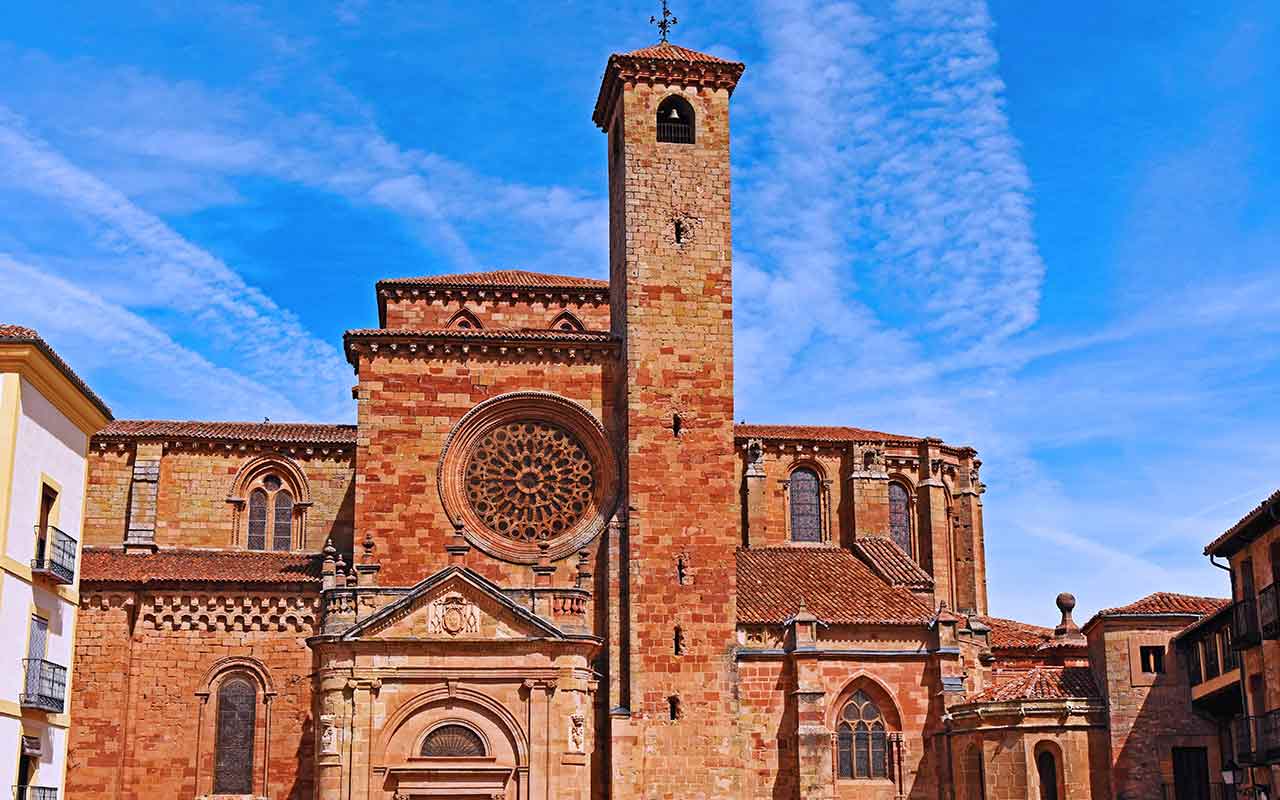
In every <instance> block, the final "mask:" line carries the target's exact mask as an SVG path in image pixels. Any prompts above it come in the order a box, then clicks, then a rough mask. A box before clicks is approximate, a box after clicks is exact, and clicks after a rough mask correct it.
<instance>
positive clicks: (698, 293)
mask: <svg viewBox="0 0 1280 800" xmlns="http://www.w3.org/2000/svg"><path fill="white" fill-rule="evenodd" d="M660 27H661V26H660ZM742 72H743V65H742V64H740V63H735V62H730V61H725V60H722V59H719V58H716V57H714V56H710V55H706V54H704V53H698V52H695V51H693V50H688V49H686V48H683V47H678V46H676V45H673V44H670V43H668V42H666V41H665V31H664V41H662V42H661V43H659V44H657V45H654V46H652V47H646V48H643V49H641V50H637V51H635V52H632V53H627V54H622V55H614V56H612V57H611V58H610V59H609V63H608V66H607V67H606V70H605V75H604V80H603V83H602V85H601V87H600V95H599V98H598V100H597V101H596V107H595V115H594V117H595V122H596V124H597V125H599V126H600V128H601V129H603V130H604V132H605V133H606V134H607V135H608V152H609V265H610V273H609V276H610V277H609V284H610V305H611V312H610V313H611V327H612V330H613V333H614V334H615V335H617V336H618V337H619V338H620V339H621V340H622V342H623V355H622V359H623V363H622V365H621V366H622V370H623V372H622V375H621V376H620V379H619V380H618V381H617V383H616V385H617V387H618V388H617V395H616V396H615V399H614V408H615V409H616V413H617V415H618V417H617V419H616V420H615V426H614V430H615V431H617V433H618V437H619V438H618V448H619V451H620V455H621V459H620V460H621V468H622V475H623V495H622V502H621V504H620V508H621V509H623V510H624V511H625V516H622V515H620V517H619V523H618V524H617V525H616V526H615V531H614V535H615V537H616V541H615V542H614V543H611V553H615V554H616V559H615V561H616V563H615V567H616V568H617V570H618V577H617V580H616V581H614V588H615V589H616V593H615V592H611V595H612V599H613V600H614V601H615V602H613V603H612V607H611V609H610V612H611V615H616V617H615V619H614V624H613V625H612V626H611V629H610V635H609V639H610V641H609V644H608V647H609V651H610V653H609V655H610V659H609V672H610V674H609V707H610V709H611V711H610V717H611V718H610V720H609V725H610V728H611V732H610V749H611V752H610V755H609V761H610V776H611V777H610V780H611V781H612V786H613V792H612V796H614V797H642V796H643V797H652V796H674V797H704V798H736V797H740V796H741V791H740V789H741V786H740V782H741V777H740V770H741V766H742V763H743V761H742V759H743V757H744V753H743V751H742V747H741V743H740V741H739V738H738V735H737V732H736V726H735V719H736V700H735V696H734V691H733V677H732V676H733V670H734V662H733V649H734V636H735V634H734V630H735V617H736V608H735V598H736V589H735V582H736V566H735V550H736V548H737V546H738V545H739V544H740V535H739V528H740V524H739V510H738V505H737V488H738V481H737V480H736V478H735V475H736V469H737V464H736V459H735V457H734V439H733V318H732V306H733V291H732V269H733V257H732V242H731V235H730V203H729V97H730V95H731V94H732V92H733V89H734V87H735V86H736V84H737V82H738V78H739V77H741V75H742ZM646 752H647V755H646Z"/></svg>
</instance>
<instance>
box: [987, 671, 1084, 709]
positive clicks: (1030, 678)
mask: <svg viewBox="0 0 1280 800" xmlns="http://www.w3.org/2000/svg"><path fill="white" fill-rule="evenodd" d="M1100 697H1102V693H1101V692H1099V691H1098V684H1097V683H1096V682H1095V681H1094V679H1093V671H1092V670H1091V669H1089V668H1088V667H1035V668H1034V669H1032V670H1030V671H1028V672H1026V673H1024V674H1022V675H1019V676H1018V677H1016V678H1013V679H1012V680H1009V681H1006V682H1004V683H1001V684H999V685H997V686H993V687H990V688H988V689H987V690H986V691H983V692H980V693H979V694H977V695H975V696H974V697H972V698H970V699H969V700H966V701H965V702H966V703H1007V702H1010V701H1016V700H1067V699H1071V698H1086V699H1097V698H1100Z"/></svg>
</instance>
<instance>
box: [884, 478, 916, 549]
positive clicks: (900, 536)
mask: <svg viewBox="0 0 1280 800" xmlns="http://www.w3.org/2000/svg"><path fill="white" fill-rule="evenodd" d="M889 538H890V539H892V540H893V543H894V544H896V545H897V546H898V547H901V548H902V552H904V553H906V554H907V555H909V556H911V557H912V558H915V552H914V550H913V549H912V546H911V496H910V495H909V494H908V493H907V487H905V486H903V485H902V484H900V483H898V482H897V481H894V482H892V483H890V484H889Z"/></svg>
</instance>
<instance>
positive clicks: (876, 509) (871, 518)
mask: <svg viewBox="0 0 1280 800" xmlns="http://www.w3.org/2000/svg"><path fill="white" fill-rule="evenodd" d="M852 461H853V469H852V470H851V471H850V472H849V478H848V487H849V492H850V494H851V495H852V497H853V538H855V539H861V538H864V537H867V536H888V535H889V473H888V472H887V471H886V470H885V463H884V451H883V450H882V449H881V448H880V447H879V446H876V445H861V444H856V445H854V446H853V452H852Z"/></svg>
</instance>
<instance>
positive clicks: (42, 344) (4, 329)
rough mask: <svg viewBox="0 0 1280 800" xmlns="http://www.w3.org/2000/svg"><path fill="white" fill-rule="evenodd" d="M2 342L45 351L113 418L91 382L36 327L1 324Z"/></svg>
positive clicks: (48, 356)
mask: <svg viewBox="0 0 1280 800" xmlns="http://www.w3.org/2000/svg"><path fill="white" fill-rule="evenodd" d="M2 344H29V345H33V346H34V347H35V348H36V349H37V350H39V351H40V352H41V353H44V355H45V357H46V358H48V359H49V360H50V361H51V362H53V365H54V366H55V367H57V368H58V371H59V372H61V373H62V374H63V375H65V376H66V378H67V380H69V381H71V383H73V384H74V385H75V387H76V388H77V389H79V390H80V392H81V393H82V394H84V396H85V397H86V398H88V400H89V402H91V403H93V404H94V405H95V406H96V407H97V409H98V410H99V411H101V412H102V415H103V416H104V417H106V418H107V419H108V420H109V419H111V409H110V407H108V406H107V404H106V403H105V402H104V401H103V399H102V398H101V397H99V396H98V395H97V393H96V392H94V391H93V390H92V389H90V388H89V384H87V383H85V382H84V379H83V378H81V377H80V376H79V375H77V374H76V372H75V370H73V369H72V368H71V365H70V364H68V363H67V362H66V361H63V360H62V356H60V355H58V354H57V352H56V351H54V349H53V348H52V347H50V346H49V343H48V342H46V341H45V340H44V339H43V338H41V336H40V334H39V333H37V332H36V330H35V329H34V328H28V327H25V326H23V325H7V324H0V345H2Z"/></svg>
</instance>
